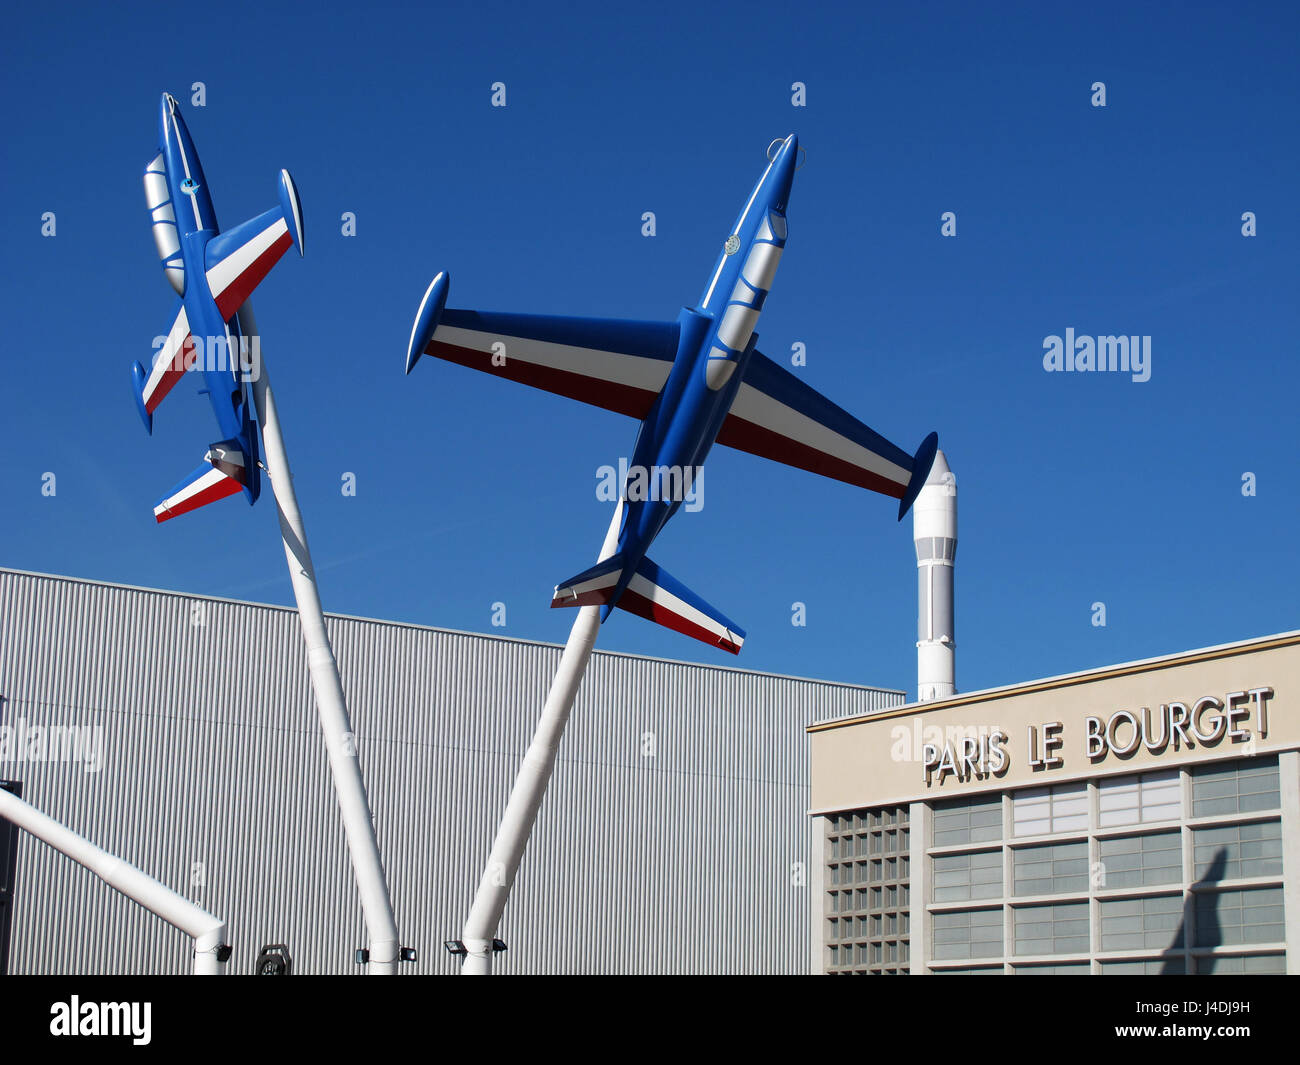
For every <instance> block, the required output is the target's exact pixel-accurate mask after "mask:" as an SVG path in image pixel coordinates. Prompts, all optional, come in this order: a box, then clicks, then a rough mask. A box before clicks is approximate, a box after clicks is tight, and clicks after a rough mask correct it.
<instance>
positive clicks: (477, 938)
mask: <svg viewBox="0 0 1300 1065" xmlns="http://www.w3.org/2000/svg"><path fill="white" fill-rule="evenodd" d="M622 515H623V503H622V501H621V500H620V502H619V504H618V506H616V507H615V508H614V517H613V519H612V520H611V521H610V523H609V531H608V532H606V533H605V543H604V545H603V546H602V547H601V549H600V557H599V558H598V559H597V560H596V561H598V562H603V561H604V560H605V559H607V558H609V557H610V556H611V555H613V554H614V549H615V548H616V547H617V546H618V534H619V526H620V524H621V520H620V519H621V518H622ZM599 631H600V607H598V606H583V607H579V608H578V619H577V620H576V621H575V622H574V623H573V628H572V629H571V630H570V632H569V640H568V642H567V643H566V644H565V645H564V654H563V655H561V656H560V668H559V669H558V670H556V673H555V680H554V681H553V682H552V683H551V691H550V694H549V695H547V697H546V705H545V706H543V707H542V716H541V718H540V719H539V720H538V722H537V731H536V732H535V733H534V734H533V742H532V743H530V744H529V745H528V752H527V753H526V754H525V755H524V761H523V764H522V765H521V766H520V767H519V775H518V776H517V777H516V778H515V785H514V787H513V788H512V789H511V791H510V801H509V802H508V803H507V804H506V812H505V813H504V814H503V815H502V816H501V826H500V827H499V828H498V829H497V837H496V841H495V842H494V843H493V844H492V854H491V855H490V856H489V858H488V863H487V868H486V869H484V870H483V879H482V880H481V881H480V882H479V886H478V894H476V895H475V896H474V905H473V907H472V908H471V909H470V912H469V917H468V918H467V919H466V921H465V931H464V932H463V933H462V934H461V942H462V943H464V946H465V954H464V960H463V962H462V964H461V970H460V971H461V973H462V974H463V975H466V976H487V975H490V974H491V972H492V954H493V949H492V940H493V938H494V937H495V936H496V931H497V926H498V925H499V924H500V923H501V914H502V913H503V912H504V911H505V908H506V901H507V900H508V899H509V898H510V889H511V887H513V886H514V882H515V875H516V874H517V873H518V872H519V863H520V861H521V860H522V859H523V856H524V848H525V847H527V846H528V837H529V836H530V835H531V834H532V831H533V824H534V822H535V821H536V820H537V810H538V808H539V807H540V806H541V805H542V797H543V796H544V795H545V794H546V785H547V784H549V783H550V780H551V773H552V771H553V770H554V769H555V757H556V754H557V753H558V752H559V749H560V739H561V738H562V736H563V734H564V726H565V724H566V723H567V722H568V720H569V712H570V711H571V710H572V709H573V700H574V697H575V696H576V695H577V693H578V685H579V684H581V683H582V675H583V673H585V672H586V669H587V662H588V660H589V659H590V658H591V651H592V648H593V647H595V646H596V635H597V633H598V632H599Z"/></svg>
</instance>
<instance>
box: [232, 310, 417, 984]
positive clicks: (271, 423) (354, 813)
mask: <svg viewBox="0 0 1300 1065" xmlns="http://www.w3.org/2000/svg"><path fill="white" fill-rule="evenodd" d="M239 327H240V329H241V330H242V332H243V334H244V336H245V337H250V338H251V337H258V338H259V339H258V342H257V344H256V347H255V348H254V350H256V351H257V352H258V356H257V360H256V362H255V364H254V373H253V375H252V376H253V382H252V390H253V402H254V403H255V404H256V405H257V420H258V423H259V424H260V426H261V430H262V451H263V456H264V459H263V460H264V462H265V463H266V473H267V477H268V479H269V480H270V482H271V488H272V490H273V491H274V492H275V503H276V509H277V510H278V512H279V515H280V536H281V537H282V538H283V540H284V554H285V558H286V559H287V561H288V563H289V577H290V579H291V580H292V581H293V594H294V598H295V599H296V600H297V602H298V617H299V619H300V620H301V622H302V635H303V639H304V640H305V641H306V643H307V668H308V670H309V671H310V673H311V686H312V691H313V692H314V693H315V695H316V709H317V710H318V711H319V713H320V723H321V730H322V731H323V732H324V734H325V748H326V750H327V752H328V753H329V763H330V773H331V774H332V775H333V777H334V792H335V794H336V795H337V796H338V801H339V810H340V811H341V813H342V815H343V830H344V832H345V834H346V835H347V841H348V851H349V852H350V854H351V856H352V871H353V873H354V874H355V876H356V879H357V893H358V894H359V895H360V897H361V910H362V913H363V914H364V916H365V921H366V932H367V935H368V937H369V940H370V942H369V947H368V949H369V959H370V960H369V965H370V969H369V971H370V972H371V973H372V974H391V973H394V972H396V971H397V957H398V942H397V924H396V922H395V921H394V920H393V904H392V901H391V899H390V898H389V894H388V882H387V880H385V878H384V863H383V860H382V859H381V858H380V855H379V844H378V842H377V841H376V839H375V825H374V821H373V819H372V818H371V814H370V803H369V801H368V800H367V799H366V785H365V781H364V780H363V779H362V777H361V764H360V762H359V761H358V758H357V746H356V740H355V737H354V736H353V734H352V725H351V723H350V722H349V720H348V709H347V704H346V703H345V702H344V699H343V683H342V681H341V680H340V679H339V669H338V663H337V662H336V661H335V660H334V652H333V650H332V649H331V648H330V642H329V634H328V633H327V632H326V631H325V613H324V611H323V610H322V609H321V602H320V592H319V591H318V589H317V587H316V571H315V569H314V568H313V567H312V563H311V551H310V550H309V549H308V547H307V532H306V529H305V528H304V527H303V521H302V514H301V512H300V511H299V510H298V497H297V494H296V493H295V492H294V490H293V474H292V473H291V472H290V470H289V457H288V455H287V454H286V452H285V448H284V435H283V433H282V432H281V429H280V416H279V413H278V412H277V410H276V406H275V394H274V393H273V392H272V391H271V381H270V379H269V377H268V376H267V372H266V362H265V361H264V360H263V359H262V358H261V354H260V348H261V341H260V334H259V333H258V330H257V321H256V319H255V318H254V317H253V309H252V307H250V306H249V305H248V304H247V303H245V304H244V305H243V307H241V308H240V309H239Z"/></svg>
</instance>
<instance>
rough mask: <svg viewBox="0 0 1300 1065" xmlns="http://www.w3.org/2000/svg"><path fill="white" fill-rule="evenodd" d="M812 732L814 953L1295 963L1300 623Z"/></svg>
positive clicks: (931, 965)
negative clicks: (1298, 627)
mask: <svg viewBox="0 0 1300 1065" xmlns="http://www.w3.org/2000/svg"><path fill="white" fill-rule="evenodd" d="M808 731H809V734H810V735H809V739H810V745H811V774H812V788H811V804H812V809H811V813H812V814H813V817H814V825H815V832H814V837H815V838H818V837H819V838H820V839H821V840H822V841H823V842H822V852H821V853H822V858H821V861H820V862H815V863H814V873H813V886H814V888H815V889H816V890H815V897H819V898H820V900H821V905H816V904H815V905H814V906H813V914H814V916H813V921H814V931H813V970H814V971H815V972H828V973H914V974H918V973H961V974H967V973H983V974H998V973H1005V974H1014V973H1019V974H1050V973H1187V974H1205V973H1234V972H1236V973H1240V972H1248V973H1254V972H1274V973H1281V972H1288V973H1300V632H1290V633H1284V634H1281V635H1277V636H1269V637H1265V638H1262V639H1255V640H1246V641H1243V642H1241V643H1234V644H1228V645H1224V646H1221V647H1211V648H1206V649H1204V650H1199V651H1188V652H1185V653H1183V654H1176V655H1169V656H1166V657H1162V658H1155V659H1148V660H1146V661H1141V662H1131V663H1127V664H1124V665H1119V666H1113V667H1108V668H1104V669H1094V670H1088V671H1086V672H1082V673H1074V674H1069V675H1067V676H1061V677H1052V678H1049V679H1047V680H1040V681H1032V682H1029V683H1025V684H1015V685H1010V686H1007V687H1004V688H994V689H990V690H988V691H981V692H971V693H967V694H962V695H956V696H953V697H951V698H946V699H942V700H939V701H935V702H928V703H922V704H913V705H908V706H904V707H900V708H894V709H887V710H882V711H878V712H874V713H869V714H866V715H859V716H855V717H850V718H844V719H839V720H829V721H821V722H818V723H816V724H813V725H812V726H810V727H809V730H808ZM1289 947H1290V949H1288V948H1289Z"/></svg>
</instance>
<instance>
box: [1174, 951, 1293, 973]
mask: <svg viewBox="0 0 1300 1065" xmlns="http://www.w3.org/2000/svg"><path fill="white" fill-rule="evenodd" d="M1196 972H1197V973H1198V974H1199V975H1202V976H1210V975H1213V976H1226V975H1232V974H1234V973H1259V974H1263V975H1268V976H1282V975H1284V974H1285V973H1286V955H1285V954H1252V955H1240V954H1236V955H1234V954H1227V955H1224V954H1215V955H1210V956H1206V957H1203V958H1197V959H1196Z"/></svg>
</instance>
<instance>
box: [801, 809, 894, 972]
mask: <svg viewBox="0 0 1300 1065" xmlns="http://www.w3.org/2000/svg"><path fill="white" fill-rule="evenodd" d="M908 814H909V807H908V806H886V807H878V808H874V809H867V810H855V811H852V812H851V813H844V814H838V815H835V816H832V817H827V818H826V840H827V844H826V853H827V856H828V860H827V866H826V871H827V876H826V892H825V898H824V909H823V924H824V927H825V930H826V931H825V936H826V939H825V955H826V968H827V971H828V972H832V973H867V974H872V975H883V974H889V975H898V974H903V973H908V972H910V971H911V954H910V946H911V940H910V936H909V933H910V931H911V928H910V922H911V914H912V909H911V892H910V884H911V867H910V866H911V846H912V844H911V826H910V825H909V823H908Z"/></svg>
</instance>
